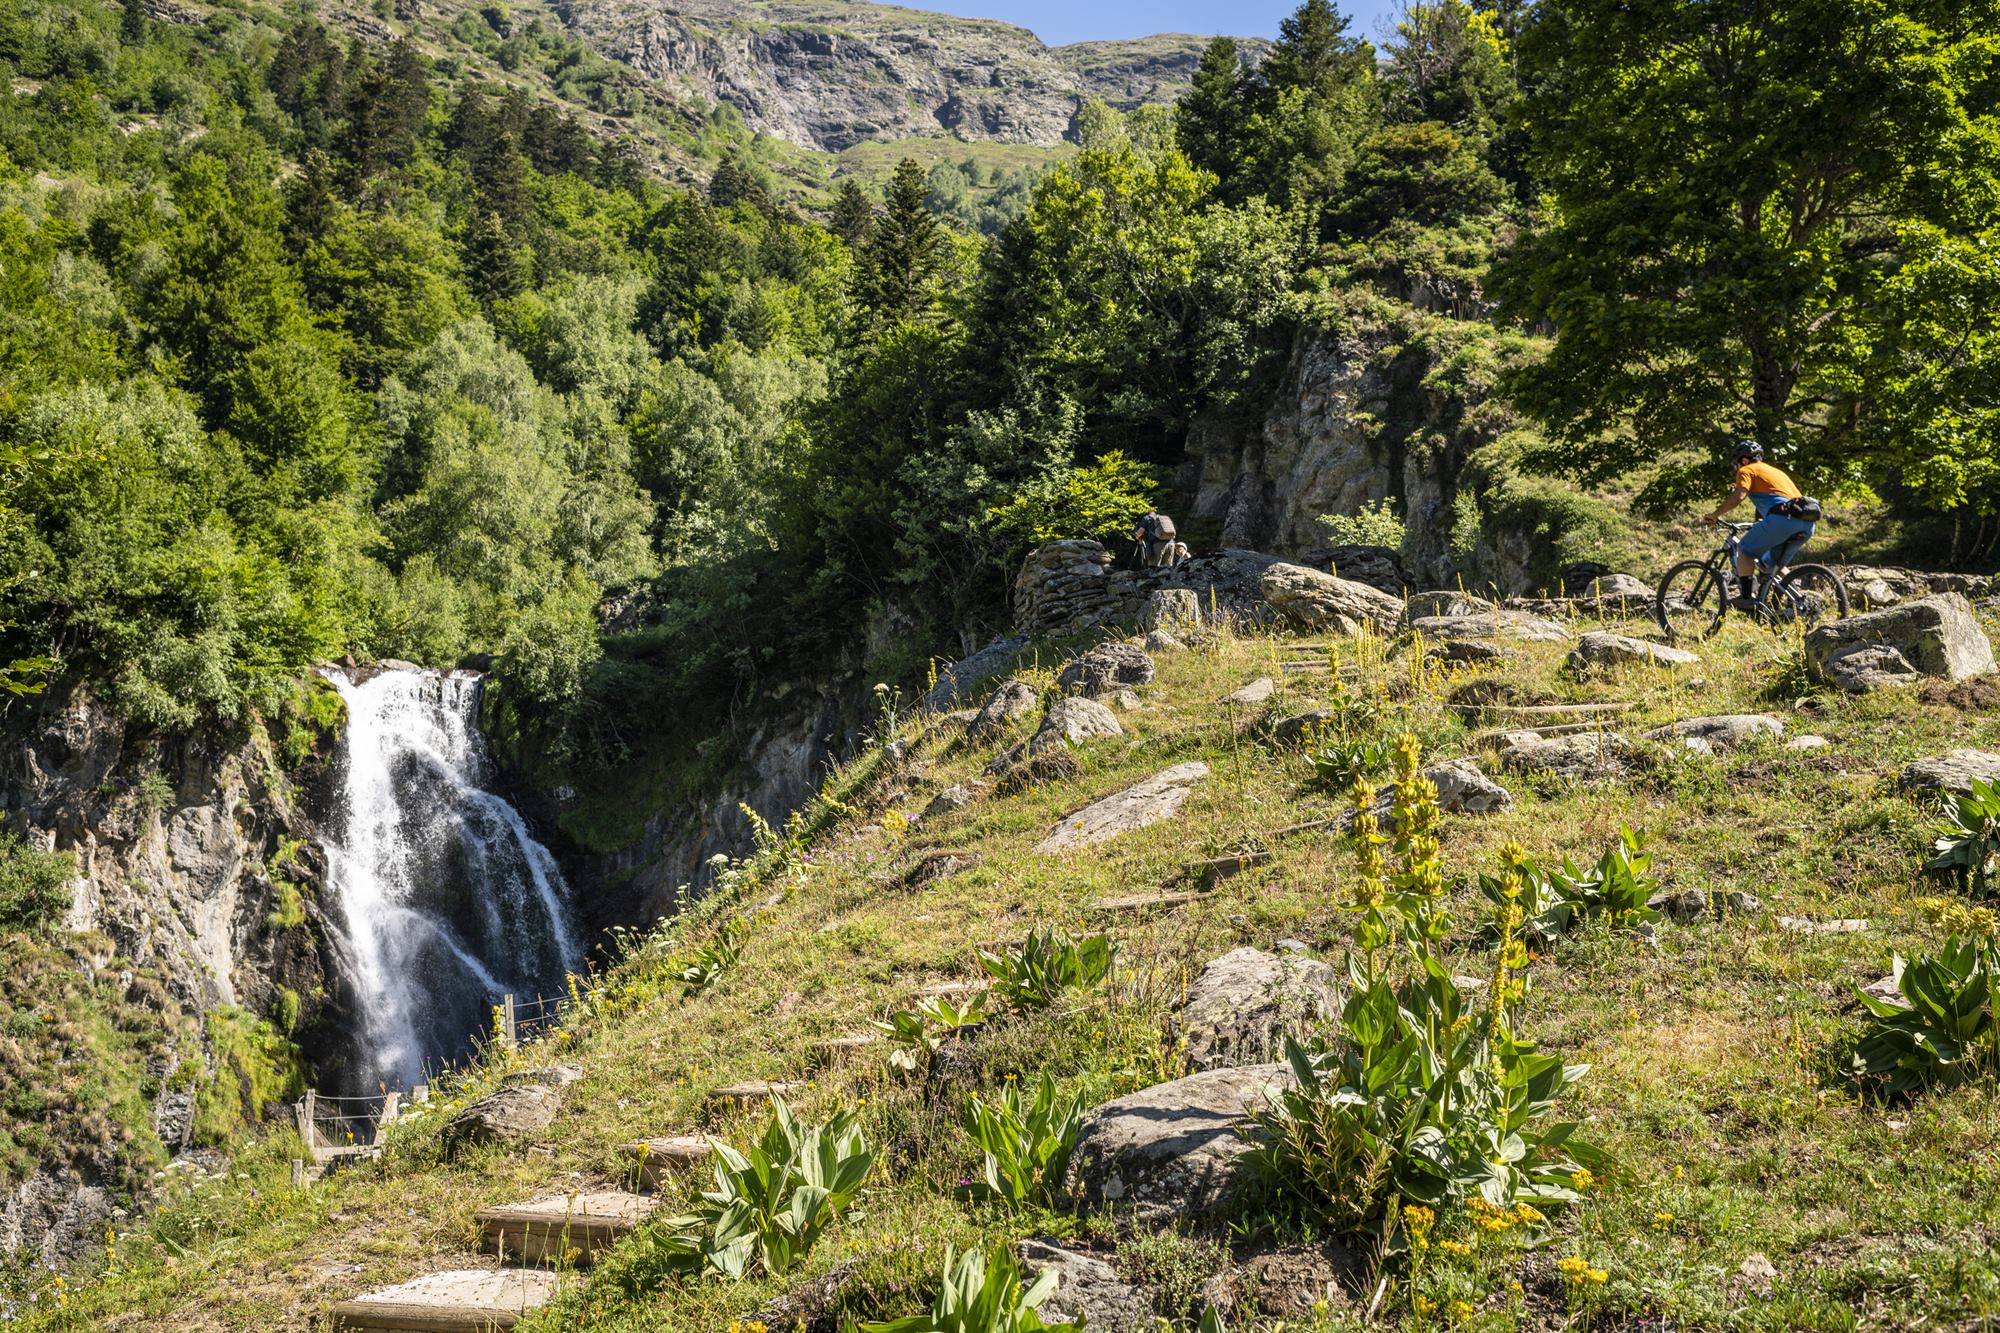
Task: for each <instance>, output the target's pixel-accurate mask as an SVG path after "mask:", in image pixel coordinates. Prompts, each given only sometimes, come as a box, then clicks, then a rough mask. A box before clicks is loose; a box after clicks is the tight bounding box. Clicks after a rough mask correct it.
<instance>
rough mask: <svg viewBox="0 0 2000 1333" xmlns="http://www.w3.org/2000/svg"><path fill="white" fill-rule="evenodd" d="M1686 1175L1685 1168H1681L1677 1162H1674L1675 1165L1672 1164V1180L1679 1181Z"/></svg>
mask: <svg viewBox="0 0 2000 1333" xmlns="http://www.w3.org/2000/svg"><path fill="white" fill-rule="evenodd" d="M1686 1174H1687V1170H1686V1168H1685V1167H1683V1166H1682V1165H1681V1164H1680V1163H1679V1162H1675V1163H1674V1179H1675V1180H1679V1179H1680V1178H1681V1177H1682V1176H1684V1175H1686Z"/></svg>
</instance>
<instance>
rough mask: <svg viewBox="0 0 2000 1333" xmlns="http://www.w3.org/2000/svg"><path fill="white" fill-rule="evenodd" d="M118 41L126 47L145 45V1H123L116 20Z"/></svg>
mask: <svg viewBox="0 0 2000 1333" xmlns="http://www.w3.org/2000/svg"><path fill="white" fill-rule="evenodd" d="M118 39H119V40H120V41H122V42H124V43H125V45H127V46H144V45H145V44H146V0H125V2H124V12H123V13H122V14H120V15H119V19H118Z"/></svg>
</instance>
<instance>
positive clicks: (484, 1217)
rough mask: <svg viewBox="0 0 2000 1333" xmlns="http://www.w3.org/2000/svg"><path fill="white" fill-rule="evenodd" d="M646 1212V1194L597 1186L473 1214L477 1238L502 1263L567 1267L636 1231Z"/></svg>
mask: <svg viewBox="0 0 2000 1333" xmlns="http://www.w3.org/2000/svg"><path fill="white" fill-rule="evenodd" d="M652 1211H653V1201H652V1200H651V1199H648V1198H644V1197H642V1196H640V1195H637V1194H628V1193H626V1192H625V1191H623V1190H602V1191H597V1192H594V1193H586V1194H551V1195H545V1196H543V1197H541V1198H538V1199H530V1200H528V1201H526V1202H525V1203H510V1204H503V1205H501V1206H500V1207H497V1208H481V1209H480V1210H479V1211H478V1213H476V1214H475V1215H474V1219H475V1220H476V1221H477V1222H478V1223H479V1235H480V1241H481V1243H482V1244H483V1245H484V1246H485V1247H486V1248H487V1249H490V1250H492V1251H493V1252H494V1253H496V1254H498V1255H499V1256H500V1258H501V1259H502V1260H503V1261H504V1262H508V1263H517V1264H529V1265H534V1264H554V1265H557V1266H559V1267H564V1268H567V1267H571V1266H573V1265H577V1264H587V1263H589V1262H591V1261H592V1260H593V1259H595V1258H596V1257H597V1256H598V1255H599V1254H601V1253H603V1252H604V1251H605V1250H608V1249H610V1248H611V1247H612V1246H613V1245H616V1244H617V1243H618V1242H619V1241H621V1240H623V1239H625V1237H627V1236H629V1235H631V1234H632V1233H633V1231H635V1230H637V1229H638V1226H639V1224H640V1223H641V1222H643V1221H645V1220H646V1218H647V1216H648V1215H649V1214H651V1212H652Z"/></svg>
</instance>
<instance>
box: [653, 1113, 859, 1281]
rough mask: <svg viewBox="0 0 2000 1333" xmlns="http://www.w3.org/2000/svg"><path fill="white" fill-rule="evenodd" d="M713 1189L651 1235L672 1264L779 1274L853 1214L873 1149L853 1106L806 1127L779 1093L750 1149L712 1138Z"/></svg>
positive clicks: (690, 1270) (670, 1267) (692, 1271)
mask: <svg viewBox="0 0 2000 1333" xmlns="http://www.w3.org/2000/svg"><path fill="white" fill-rule="evenodd" d="M711 1142H712V1143H713V1146H714V1150H715V1153H714V1160H715V1168H714V1169H715V1188H714V1189H712V1190H704V1191H703V1192H702V1195H701V1201H700V1203H699V1204H698V1205H697V1207H696V1210H695V1212H693V1213H690V1214H687V1215H685V1216H680V1217H674V1218H669V1219H666V1220H665V1221H664V1222H663V1223H662V1224H661V1227H660V1229H659V1231H657V1232H655V1233H654V1234H653V1235H652V1245H653V1248H654V1258H655V1260H656V1261H657V1262H659V1263H660V1264H661V1265H662V1266H663V1267H664V1268H665V1269H666V1270H667V1271H668V1272H672V1273H679V1274H686V1275H689V1276H694V1275H699V1274H703V1273H715V1274H719V1275H720V1276H722V1277H726V1278H729V1279H731V1280H732V1281H735V1280H740V1279H742V1278H743V1277H745V1276H746V1275H748V1274H750V1273H752V1272H753V1271H755V1270H758V1269H761V1270H762V1271H764V1272H766V1273H769V1274H771V1275H772V1276H774V1277H783V1276H784V1275H785V1274H787V1273H789V1272H791V1271H792V1269H794V1268H795V1267H797V1266H798V1264H799V1262H800V1261H801V1260H803V1259H804V1258H805V1257H806V1255H807V1254H809V1253H810V1252H811V1250H812V1247H813V1245H814V1244H815V1243H816V1242H817V1241H818V1240H819V1238H820V1236H821V1235H822V1234H823V1233H824V1232H825V1231H826V1229H827V1228H828V1227H829V1226H831V1225H833V1224H834V1222H836V1221H837V1220H839V1219H840V1218H841V1217H843V1216H853V1215H855V1209H854V1201H855V1199H856V1197H857V1196H858V1195H859V1194H860V1192H861V1187H862V1185H863V1184H865V1183H866V1182H867V1180H868V1173H869V1170H870V1168H871V1167H872V1166H873V1165H874V1157H873V1155H872V1154H871V1153H870V1152H869V1151H868V1145H867V1143H866V1141H865V1140H864V1139H863V1138H862V1136H861V1130H860V1127H859V1125H858V1124H857V1122H856V1118H855V1115H854V1113H853V1112H852V1111H843V1112H841V1113H840V1114H838V1115H836V1116H834V1117H833V1119H831V1120H829V1121H827V1122H826V1123H825V1124H823V1125H810V1126H802V1125H800V1124H799V1123H798V1122H797V1121H796V1120H794V1119H793V1117H792V1112H791V1108H790V1107H788V1106H786V1105H785V1103H784V1101H783V1100H782V1099H780V1100H778V1101H776V1102H775V1103H774V1106H773V1110H772V1116H771V1123H770V1124H769V1126H767V1127H766V1128H765V1130H764V1133H763V1136H762V1137H761V1138H760V1139H759V1140H758V1141H757V1142H756V1143H755V1144H754V1145H752V1146H751V1147H750V1148H748V1149H747V1150H744V1151H738V1150H737V1149H735V1148H733V1147H731V1146H730V1145H729V1144H726V1143H721V1142H715V1141H713V1140H711Z"/></svg>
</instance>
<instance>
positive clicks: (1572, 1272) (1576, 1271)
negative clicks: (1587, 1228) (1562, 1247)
mask: <svg viewBox="0 0 2000 1333" xmlns="http://www.w3.org/2000/svg"><path fill="white" fill-rule="evenodd" d="M1556 1267H1557V1268H1559V1269H1561V1270H1562V1275H1563V1276H1564V1277H1566V1278H1568V1279H1569V1280H1570V1281H1571V1282H1581V1281H1583V1275H1584V1274H1585V1273H1588V1272H1589V1271H1590V1265H1589V1264H1588V1263H1586V1262H1584V1259H1583V1256H1582V1255H1580V1254H1571V1255H1566V1256H1564V1257H1563V1258H1562V1259H1559V1260H1557V1262H1556Z"/></svg>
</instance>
